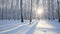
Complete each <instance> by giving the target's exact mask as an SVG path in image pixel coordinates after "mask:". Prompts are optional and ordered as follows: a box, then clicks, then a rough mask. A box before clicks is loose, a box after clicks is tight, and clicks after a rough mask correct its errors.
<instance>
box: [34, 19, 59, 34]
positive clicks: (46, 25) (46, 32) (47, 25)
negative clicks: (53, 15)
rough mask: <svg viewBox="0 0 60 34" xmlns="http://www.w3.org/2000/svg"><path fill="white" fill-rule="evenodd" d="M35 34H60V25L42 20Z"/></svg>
mask: <svg viewBox="0 0 60 34" xmlns="http://www.w3.org/2000/svg"><path fill="white" fill-rule="evenodd" d="M33 34H60V23H59V22H57V21H54V20H50V21H49V20H40V21H39V23H38V24H37V26H36V29H35V31H34V33H33Z"/></svg>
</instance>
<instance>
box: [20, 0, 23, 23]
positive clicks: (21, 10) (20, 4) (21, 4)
mask: <svg viewBox="0 0 60 34" xmlns="http://www.w3.org/2000/svg"><path fill="white" fill-rule="evenodd" d="M20 8H21V10H20V11H21V22H23V15H22V0H20Z"/></svg>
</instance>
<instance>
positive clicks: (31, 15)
mask: <svg viewBox="0 0 60 34" xmlns="http://www.w3.org/2000/svg"><path fill="white" fill-rule="evenodd" d="M30 22H32V0H31V11H30Z"/></svg>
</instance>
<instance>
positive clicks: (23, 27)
mask: <svg viewBox="0 0 60 34" xmlns="http://www.w3.org/2000/svg"><path fill="white" fill-rule="evenodd" d="M5 21H6V20H4V22H5ZM0 22H2V21H1V20H0ZM4 22H3V23H1V26H0V34H60V23H59V22H58V20H33V21H32V22H31V24H29V23H30V22H29V20H24V22H23V23H21V22H20V20H19V21H17V20H15V21H14V20H10V21H8V20H7V22H8V23H7V22H6V23H4Z"/></svg>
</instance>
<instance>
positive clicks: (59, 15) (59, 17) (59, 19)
mask: <svg viewBox="0 0 60 34" xmlns="http://www.w3.org/2000/svg"><path fill="white" fill-rule="evenodd" d="M57 4H58V6H57V7H58V9H57V14H58V21H59V22H60V13H59V1H58V0H57Z"/></svg>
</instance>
